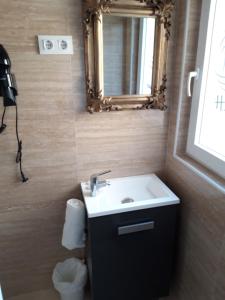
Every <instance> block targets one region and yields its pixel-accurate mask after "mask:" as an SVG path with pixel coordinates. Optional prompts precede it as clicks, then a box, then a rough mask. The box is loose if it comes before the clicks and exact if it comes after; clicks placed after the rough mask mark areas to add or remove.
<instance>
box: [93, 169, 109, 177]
mask: <svg viewBox="0 0 225 300" xmlns="http://www.w3.org/2000/svg"><path fill="white" fill-rule="evenodd" d="M110 172H112V171H111V170H106V171H102V172H99V173H96V174H93V175H91V177H92V178H97V177H98V176H102V175H105V174H108V173H110Z"/></svg>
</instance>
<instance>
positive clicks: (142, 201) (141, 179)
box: [81, 174, 180, 218]
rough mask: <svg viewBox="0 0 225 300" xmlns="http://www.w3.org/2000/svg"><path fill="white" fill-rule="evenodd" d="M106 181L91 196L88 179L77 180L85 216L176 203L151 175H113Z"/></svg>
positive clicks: (167, 190)
mask: <svg viewBox="0 0 225 300" xmlns="http://www.w3.org/2000/svg"><path fill="white" fill-rule="evenodd" d="M109 183H110V185H107V186H106V187H103V188H101V189H99V190H98V191H97V194H96V196H95V197H92V196H91V193H90V182H89V181H88V182H82V183H81V189H82V193H83V197H84V201H85V204H86V208H87V213H88V217H89V218H92V217H99V216H105V215H111V214H116V213H122V212H127V211H133V210H140V209H146V208H151V207H159V206H165V205H174V204H178V203H179V202H180V200H179V199H178V198H177V196H176V195H175V194H174V193H173V192H172V191H171V190H170V189H169V188H168V187H167V186H166V185H165V184H164V183H163V182H162V181H161V180H160V179H159V178H158V177H157V176H156V175H155V174H149V175H140V176H131V177H122V178H114V179H110V180H109Z"/></svg>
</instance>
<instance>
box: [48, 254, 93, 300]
mask: <svg viewBox="0 0 225 300" xmlns="http://www.w3.org/2000/svg"><path fill="white" fill-rule="evenodd" d="M52 280H53V284H54V287H55V289H56V290H57V291H58V292H59V293H60V296H61V300H84V286H85V284H86V282H87V267H86V265H85V264H84V263H83V262H82V261H81V260H79V259H77V258H69V259H66V260H65V261H64V262H60V263H57V265H56V266H55V269H54V271H53V275H52Z"/></svg>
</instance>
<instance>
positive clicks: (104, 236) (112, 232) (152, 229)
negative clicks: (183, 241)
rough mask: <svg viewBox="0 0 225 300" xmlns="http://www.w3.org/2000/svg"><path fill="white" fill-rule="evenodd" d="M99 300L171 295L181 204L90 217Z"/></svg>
mask: <svg viewBox="0 0 225 300" xmlns="http://www.w3.org/2000/svg"><path fill="white" fill-rule="evenodd" d="M88 222H89V242H90V245H89V246H90V258H91V259H90V264H89V267H90V271H91V274H90V275H91V283H92V292H93V299H94V300H105V299H107V300H120V299H121V300H126V299H129V300H139V299H141V300H145V299H146V300H150V299H151V297H152V298H153V297H162V296H166V295H168V292H169V285H170V276H171V266H172V254H173V246H174V233H175V222H176V206H175V205H173V206H166V207H160V208H151V209H145V210H139V211H135V212H127V213H121V214H115V215H110V216H103V217H97V218H91V219H89V221H88Z"/></svg>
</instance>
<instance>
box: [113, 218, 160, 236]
mask: <svg viewBox="0 0 225 300" xmlns="http://www.w3.org/2000/svg"><path fill="white" fill-rule="evenodd" d="M154 225H155V223H154V221H151V222H144V223H138V224H132V225H127V226H120V227H118V235H124V234H129V233H133V232H139V231H144V230H150V229H153V228H154Z"/></svg>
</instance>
